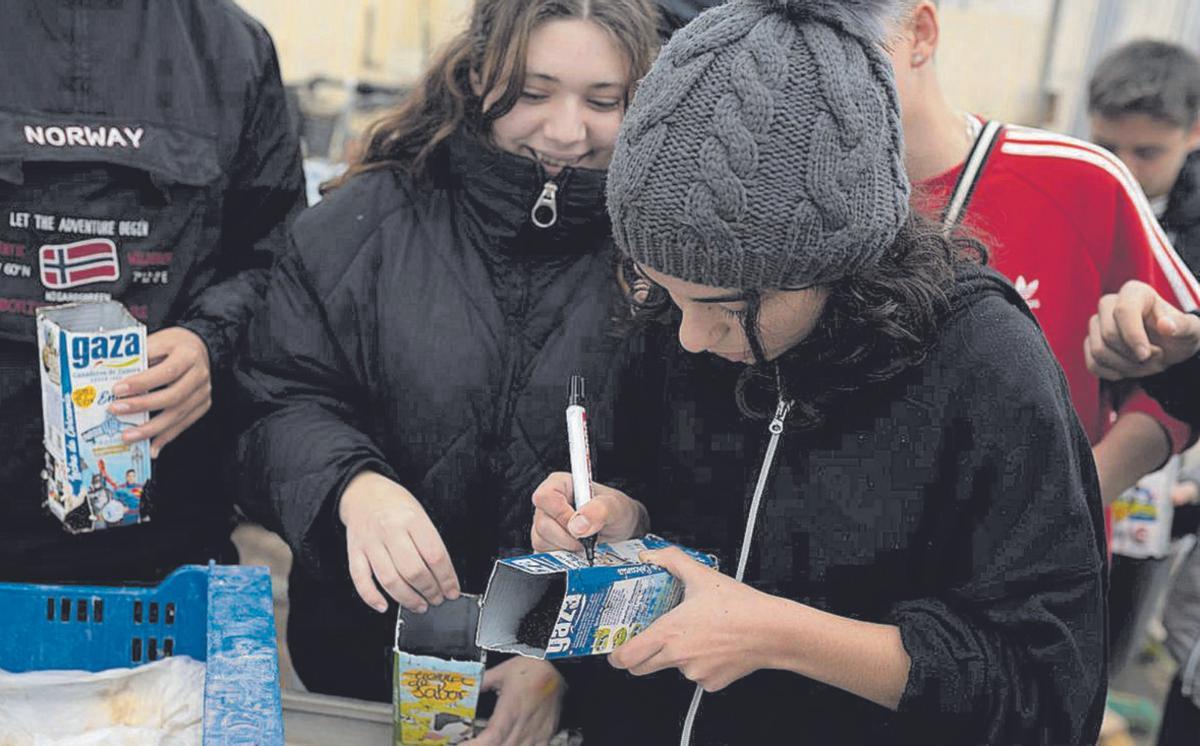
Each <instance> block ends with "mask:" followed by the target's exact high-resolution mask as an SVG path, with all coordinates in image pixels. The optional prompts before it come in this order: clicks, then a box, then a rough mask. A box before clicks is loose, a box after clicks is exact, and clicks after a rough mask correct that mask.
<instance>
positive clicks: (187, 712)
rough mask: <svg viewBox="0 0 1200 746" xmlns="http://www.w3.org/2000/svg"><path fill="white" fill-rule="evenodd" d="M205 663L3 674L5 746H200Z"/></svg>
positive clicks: (168, 661) (0, 704)
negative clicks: (93, 670) (94, 671)
mask: <svg viewBox="0 0 1200 746" xmlns="http://www.w3.org/2000/svg"><path fill="white" fill-rule="evenodd" d="M203 719H204V664H203V663H200V662H198V661H195V660H192V659H191V658H188V657H186V656H178V657H172V658H165V659H163V660H160V661H157V662H155V663H148V664H146V665H144V666H138V667H137V668H114V669H111V670H108V671H100V672H96V673H93V672H90V671H30V672H28V673H19V674H14V673H7V672H4V671H0V744H4V746H10V745H11V746H99V745H100V744H104V746H110V745H111V746H199V744H200V741H201V734H202V728H203Z"/></svg>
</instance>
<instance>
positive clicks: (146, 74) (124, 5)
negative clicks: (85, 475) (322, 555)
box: [0, 0, 304, 581]
mask: <svg viewBox="0 0 1200 746" xmlns="http://www.w3.org/2000/svg"><path fill="white" fill-rule="evenodd" d="M0 8H2V11H0V16H2V17H3V19H4V22H3V23H2V24H0V65H2V67H3V70H4V74H3V75H0V422H2V423H3V425H4V427H5V431H6V432H5V435H6V438H5V447H4V451H5V452H4V458H3V459H0V580H6V579H13V578H42V579H48V580H83V579H92V580H114V581H115V580H121V579H123V578H124V579H149V578H153V577H157V576H159V575H161V574H162V572H164V571H166V570H168V569H169V568H170V567H171V566H172V565H176V564H179V563H180V562H182V561H201V560H203V559H204V558H205V557H206V556H208V555H209V553H210V551H211V550H212V549H213V547H214V546H218V545H222V544H223V545H225V546H227V538H228V534H229V529H230V520H231V518H232V504H231V501H230V500H229V499H228V490H227V488H226V487H225V485H224V482H223V479H222V477H223V475H222V473H221V472H222V470H223V469H222V460H221V459H220V458H219V453H220V450H221V447H222V435H221V434H220V433H218V431H217V428H216V423H217V421H218V420H219V410H220V408H221V406H222V402H223V400H224V398H225V397H226V396H227V394H228V386H223V381H224V380H226V379H227V378H228V372H229V368H230V361H231V358H232V352H233V350H234V347H235V345H236V343H237V340H238V337H239V335H240V334H241V332H242V330H243V328H244V326H245V323H246V321H247V320H248V318H249V316H250V314H251V310H252V308H253V306H254V305H255V304H256V303H257V302H258V301H259V300H260V298H261V294H262V292H263V288H264V287H265V284H266V275H267V271H268V270H269V268H270V266H271V263H272V261H273V257H274V255H275V254H276V253H277V252H278V249H280V248H281V247H282V245H283V238H284V235H285V234H284V222H285V218H286V217H287V216H288V215H289V214H291V213H292V212H293V211H296V210H298V209H299V208H300V207H302V206H303V195H304V189H303V174H302V169H301V160H300V150H299V143H298V140H297V138H296V136H295V135H294V133H293V128H292V127H291V126H290V124H289V120H288V118H287V109H286V106H285V101H284V91H283V86H282V83H281V81H280V77H279V68H278V63H277V61H276V57H275V51H274V47H273V45H272V43H271V40H270V37H269V36H268V35H267V32H266V31H265V30H264V29H263V27H262V26H261V25H259V24H258V23H257V22H255V21H254V20H252V19H251V18H250V17H249V16H247V15H246V14H245V13H244V12H242V11H241V10H240V9H238V8H237V6H236V5H235V4H234V3H233V2H232V0H71V1H70V2H67V1H66V0H3V2H2V3H0ZM78 242H89V243H90V246H89V248H90V249H92V250H94V251H93V253H92V254H91V259H93V260H95V261H97V262H99V263H101V264H103V265H104V269H105V271H104V272H95V271H92V270H94V268H91V269H89V267H83V266H79V267H75V266H73V265H70V262H71V261H74V260H73V259H71V256H70V255H69V254H66V253H62V252H60V253H59V255H58V257H59V259H58V260H59V261H65V262H67V265H68V266H67V268H66V270H65V271H63V272H59V271H56V268H55V267H54V266H51V265H50V264H48V262H50V261H51V260H52V259H53V256H50V255H53V254H54V252H49V253H48V252H46V251H42V248H43V247H52V246H60V247H66V246H70V245H73V244H76V243H78ZM64 252H65V249H64ZM96 252H99V253H96ZM64 257H65V258H64ZM59 269H61V268H59ZM113 276H115V277H116V279H115V280H114V279H112V277H113ZM107 297H112V298H114V299H116V300H119V301H121V302H122V303H124V304H125V305H126V307H127V308H128V309H129V310H130V311H131V312H132V313H133V315H134V316H136V317H138V318H139V319H140V320H142V321H143V322H145V323H146V324H147V327H148V332H150V333H153V332H155V331H158V330H160V329H163V328H166V327H171V326H182V327H185V328H187V329H190V330H191V331H193V332H195V333H196V334H198V335H199V336H200V337H201V338H202V339H203V340H204V342H205V344H206V345H207V347H208V351H209V356H210V360H211V363H212V368H213V376H214V393H213V401H214V409H213V410H212V411H211V412H210V413H209V414H208V415H207V416H205V417H204V418H202V419H201V420H200V421H199V422H197V423H196V424H194V425H193V426H192V427H191V428H189V430H188V431H186V432H185V433H184V434H183V435H182V436H180V437H179V438H177V439H176V440H175V441H174V442H173V443H171V444H169V445H168V446H167V447H166V448H165V449H164V450H163V452H162V454H161V456H160V458H158V459H157V460H156V461H155V462H154V465H153V468H154V475H155V476H154V482H155V489H154V490H153V494H154V505H153V511H152V513H151V515H152V517H153V519H152V521H151V522H150V523H148V524H143V525H138V526H133V527H125V528H117V529H110V530H104V531H98V532H96V533H94V534H87V535H77V536H70V535H68V534H66V533H65V532H64V531H63V529H62V528H61V526H60V525H59V523H58V521H57V520H56V519H55V518H53V517H51V516H50V515H49V514H48V513H46V512H45V511H44V510H43V509H42V508H41V507H40V505H39V503H40V501H41V500H42V499H43V497H44V494H45V492H44V488H43V486H42V484H41V478H40V473H41V471H42V468H43V463H44V462H43V448H42V443H41V440H42V413H41V406H40V402H41V398H40V389H39V383H38V370H39V366H38V365H37V347H36V340H35V331H34V329H35V322H34V311H35V309H36V308H37V307H38V306H42V305H46V304H49V303H58V302H68V301H76V300H91V299H97V298H107Z"/></svg>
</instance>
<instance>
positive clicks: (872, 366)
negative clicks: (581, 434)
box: [532, 0, 1105, 745]
mask: <svg viewBox="0 0 1200 746" xmlns="http://www.w3.org/2000/svg"><path fill="white" fill-rule="evenodd" d="M896 9H897V8H896V4H894V3H889V2H867V1H866V0H845V1H843V2H838V1H835V0H789V1H786V2H784V1H782V0H779V1H776V2H771V1H768V0H734V1H733V2H730V3H727V4H725V5H722V6H719V7H717V8H714V9H712V10H710V11H707V12H705V13H703V14H701V15H700V16H699V17H698V18H697V19H696V20H695V21H693V22H692V23H691V24H690V25H688V26H686V27H685V28H683V29H682V30H680V31H679V32H678V33H676V35H675V36H674V37H673V38H672V39H671V41H670V43H669V44H668V45H667V47H666V48H665V49H664V51H663V53H662V55H661V56H660V57H659V59H658V60H657V62H656V63H655V64H654V66H653V67H652V68H651V71H650V72H649V74H648V75H647V76H646V77H645V78H644V79H643V81H642V83H641V85H640V87H639V90H638V93H637V95H636V97H635V99H634V102H633V105H632V106H631V108H630V111H629V114H628V116H627V118H626V120H625V122H624V124H623V125H622V128H621V133H620V136H619V137H618V141H617V147H616V150H615V152H614V157H613V162H612V164H611V166H610V172H609V182H608V204H609V212H610V215H611V217H612V220H613V225H614V234H615V237H616V241H617V244H618V248H619V249H620V250H621V251H622V252H623V254H624V256H625V258H626V262H625V270H626V274H625V279H626V282H625V285H626V287H628V288H629V290H630V296H631V302H632V303H633V305H634V310H635V313H636V314H640V315H644V314H646V313H648V312H655V311H658V312H660V313H658V315H659V316H662V317H665V318H667V319H669V320H670V322H671V326H670V327H668V332H667V334H665V335H664V334H660V333H659V332H657V331H656V327H649V328H648V329H647V330H646V334H647V335H648V337H647V338H648V340H649V343H650V344H651V345H653V344H654V343H655V340H656V339H657V340H658V342H659V344H660V346H661V349H662V356H663V357H661V358H656V357H655V356H653V355H647V356H646V358H645V360H644V361H642V362H643V364H644V368H643V369H642V370H641V371H640V375H633V376H631V378H634V379H636V383H635V384H634V385H636V386H638V387H642V388H643V389H644V390H645V391H648V392H665V395H663V396H662V402H661V404H660V406H661V407H662V409H661V410H660V411H656V407H655V405H656V404H658V403H657V402H654V401H653V398H654V397H653V396H648V397H647V406H646V408H645V409H644V410H643V411H641V412H639V413H638V416H637V422H636V423H634V424H632V425H630V426H628V428H627V429H626V430H624V431H622V430H620V429H618V431H617V432H618V436H619V435H620V433H621V432H627V433H631V434H638V435H640V436H641V437H650V438H652V439H653V440H652V442H651V443H646V442H639V443H638V444H637V446H636V448H637V450H638V451H639V452H641V453H649V454H652V456H646V457H645V460H647V461H648V468H647V470H646V472H645V475H644V476H643V478H641V480H640V481H639V480H631V481H630V484H637V485H638V486H639V487H640V488H641V489H642V490H644V492H643V493H642V494H639V495H637V496H636V497H638V498H640V499H638V500H635V499H634V498H633V497H630V496H629V495H626V494H625V493H624V492H621V491H619V490H615V489H610V488H607V487H603V486H600V485H598V486H597V488H596V490H595V491H594V495H595V496H594V498H593V500H592V501H591V502H590V503H588V505H586V506H585V507H584V508H583V509H581V510H580V511H578V512H576V511H574V510H573V509H572V508H571V505H570V502H571V486H570V482H569V479H564V478H562V477H561V476H559V475H555V476H552V477H551V478H550V479H548V480H547V481H546V482H545V483H544V484H543V485H542V487H540V488H539V489H538V491H537V492H536V493H535V494H534V498H533V501H534V504H535V506H536V508H537V511H536V513H535V518H534V525H533V530H532V536H533V541H534V546H535V548H537V549H541V550H546V549H552V548H563V549H575V548H577V546H578V545H577V543H576V539H577V538H578V537H581V536H588V535H593V534H599V536H600V538H601V539H602V540H618V539H625V538H629V537H631V536H638V535H641V534H642V533H644V532H646V531H648V530H651V529H653V530H654V531H656V532H658V533H662V534H664V535H666V536H669V537H671V538H673V539H676V540H678V541H680V542H682V543H684V544H687V545H690V546H692V547H695V548H699V549H704V550H708V551H714V552H716V553H717V554H718V555H719V556H720V558H721V568H722V572H717V571H715V570H712V569H708V568H706V567H704V566H702V565H700V564H698V563H696V562H694V561H692V560H691V559H689V558H687V557H686V556H685V555H684V554H683V553H682V552H679V551H677V550H664V551H659V552H652V553H648V554H647V555H646V556H645V559H646V560H647V561H650V562H653V563H656V564H659V565H661V566H662V567H664V568H666V569H667V570H669V571H670V572H671V573H672V574H674V575H675V576H676V577H678V578H679V579H681V580H682V581H683V583H684V585H685V588H686V591H685V595H684V599H683V602H682V603H681V604H680V605H679V606H678V607H676V608H675V609H673V610H672V611H670V612H669V613H667V614H666V615H664V616H663V617H661V618H660V619H658V620H657V621H655V622H654V623H653V624H652V625H650V626H649V627H648V628H647V629H645V630H643V631H640V633H639V634H637V635H636V636H635V637H633V638H631V639H630V641H629V642H627V643H625V644H624V646H622V647H620V648H619V649H617V650H616V651H615V652H613V653H612V654H611V655H610V656H609V659H610V662H611V663H612V665H613V667H614V668H615V669H616V671H615V672H613V673H609V674H604V673H597V675H596V676H597V678H596V680H595V681H594V682H593V687H594V689H593V693H592V694H591V698H592V701H593V702H594V705H593V707H592V708H589V709H588V711H595V712H597V713H604V714H605V715H604V716H601V715H599V714H598V715H597V716H596V717H595V718H593V720H592V721H590V722H589V723H588V724H587V728H586V729H585V737H586V739H587V742H588V743H593V742H595V743H623V744H638V743H645V744H666V743H684V744H686V743H695V744H701V743H703V744H759V743H813V744H872V745H878V744H891V743H905V744H910V743H911V744H1005V745H1008V744H1027V743H1029V744H1034V743H1036V744H1092V743H1095V741H1096V737H1097V734H1098V730H1099V724H1100V715H1101V712H1102V707H1103V701H1104V682H1105V673H1104V665H1105V664H1104V660H1105V656H1104V646H1105V629H1104V618H1105V614H1104V611H1105V596H1104V593H1105V575H1104V562H1105V560H1104V554H1105V552H1104V531H1103V520H1102V517H1101V511H1100V501H1099V493H1098V488H1097V482H1096V475H1095V468H1094V465H1093V463H1092V460H1091V456H1090V449H1089V447H1088V443H1087V439H1086V437H1085V436H1084V434H1083V432H1082V430H1081V428H1080V426H1079V423H1078V422H1077V421H1076V419H1075V415H1074V413H1073V410H1072V407H1071V404H1070V400H1069V397H1068V392H1067V388H1066V383H1065V381H1064V379H1063V377H1062V374H1061V371H1060V370H1059V369H1058V367H1057V365H1056V364H1055V362H1054V358H1053V357H1052V355H1051V354H1050V352H1049V350H1048V348H1047V346H1046V344H1045V341H1044V339H1043V338H1042V336H1041V334H1040V331H1039V329H1038V327H1037V325H1036V322H1034V320H1033V318H1032V316H1031V315H1030V313H1029V310H1028V308H1026V306H1025V304H1024V303H1023V301H1022V300H1021V298H1020V296H1019V295H1018V294H1017V293H1016V292H1015V291H1014V290H1013V289H1012V287H1011V286H1010V285H1008V283H1007V282H1005V281H1004V280H1003V279H1002V278H1001V277H1000V276H999V275H997V274H996V273H994V272H992V271H990V270H989V269H987V268H986V267H984V266H983V264H984V263H985V261H986V250H984V249H983V247H982V246H980V245H978V244H977V243H975V242H973V241H971V240H969V239H965V238H960V237H952V236H946V235H943V234H942V233H941V232H940V231H939V230H938V229H936V228H934V227H932V226H930V225H929V224H928V223H926V222H923V220H922V219H921V218H919V217H917V216H914V215H912V214H910V212H909V209H908V201H909V186H908V182H907V179H906V177H905V173H904V167H903V163H902V154H903V147H902V142H901V130H900V121H899V111H898V107H897V101H896V94H895V90H894V87H893V82H892V75H891V70H890V67H889V66H888V63H887V60H886V57H885V55H884V53H883V51H882V49H881V43H882V41H883V33H884V32H883V29H884V28H885V27H886V26H887V21H888V14H889V13H891V12H894V11H895V10H896ZM672 334H673V335H677V337H678V345H676V344H674V343H673V342H672V341H671V340H670V339H669V336H670V335H672ZM659 337H666V339H658V338H659ZM679 347H682V348H683V351H680V350H679ZM690 353H707V354H690ZM631 437H632V435H631ZM619 445H620V444H619V443H618V446H619ZM630 448H634V446H632V445H631V446H630ZM758 455H761V461H759V460H758V459H757V458H756V456H758ZM743 496H744V498H745V499H743ZM635 632H637V630H635ZM630 674H632V677H631V676H630ZM680 675H682V677H681V676H680ZM690 682H694V683H690ZM689 687H690V688H689ZM601 702H603V704H601ZM613 712H620V713H622V715H623V717H622V718H613V717H611V714H612V713H613ZM585 714H586V713H585Z"/></svg>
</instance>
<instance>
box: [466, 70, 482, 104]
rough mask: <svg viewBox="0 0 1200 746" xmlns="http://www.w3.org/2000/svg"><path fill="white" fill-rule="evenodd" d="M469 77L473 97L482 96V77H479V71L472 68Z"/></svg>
mask: <svg viewBox="0 0 1200 746" xmlns="http://www.w3.org/2000/svg"><path fill="white" fill-rule="evenodd" d="M469 78H470V81H471V93H474V94H475V98H483V78H481V77H479V71H478V70H472V71H471V72H470V75H469Z"/></svg>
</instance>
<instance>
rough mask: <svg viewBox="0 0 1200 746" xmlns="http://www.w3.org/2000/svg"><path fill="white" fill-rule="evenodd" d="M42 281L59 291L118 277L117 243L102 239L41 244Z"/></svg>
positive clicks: (119, 266) (39, 255) (119, 271)
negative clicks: (60, 243) (56, 244)
mask: <svg viewBox="0 0 1200 746" xmlns="http://www.w3.org/2000/svg"><path fill="white" fill-rule="evenodd" d="M38 261H39V263H40V265H41V271H42V284H43V285H45V286H46V287H47V288H49V289H51V290H62V289H63V288H73V287H77V286H79V285H89V284H91V283H93V282H112V281H114V280H117V279H120V277H121V263H120V261H119V260H118V259H117V245H116V244H115V243H113V242H112V241H109V240H108V239H105V238H90V239H88V240H86V241H76V242H75V243H68V244H62V245H59V246H43V247H42V248H41V249H40V250H39V251H38Z"/></svg>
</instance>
